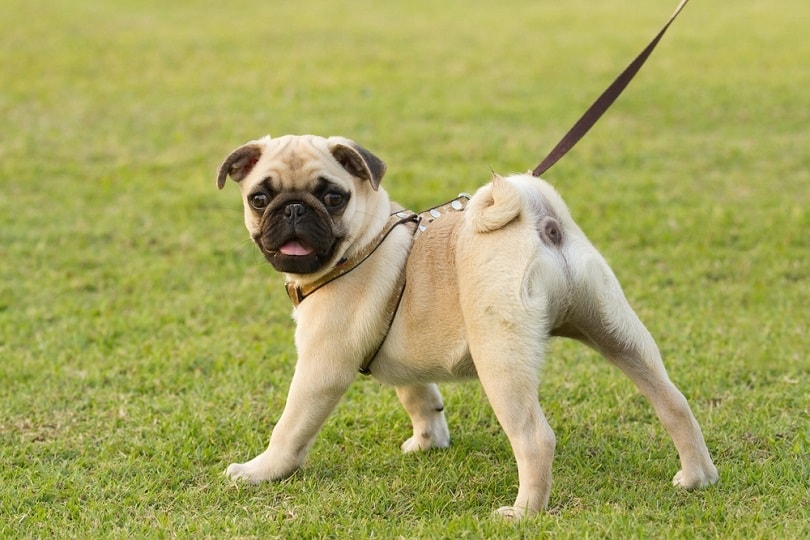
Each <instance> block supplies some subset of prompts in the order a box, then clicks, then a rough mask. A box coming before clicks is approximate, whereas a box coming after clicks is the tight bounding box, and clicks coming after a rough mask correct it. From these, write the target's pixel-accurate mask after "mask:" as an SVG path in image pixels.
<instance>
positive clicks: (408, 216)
mask: <svg viewBox="0 0 810 540" xmlns="http://www.w3.org/2000/svg"><path fill="white" fill-rule="evenodd" d="M418 222H419V215H418V214H414V213H413V212H410V211H407V210H404V211H401V212H396V213H394V214H391V216H390V217H389V218H388V222H387V223H386V225H385V228H383V230H382V231H381V232H380V234H378V235H377V236H376V238H374V239H373V240H372V241H371V242H369V243H368V244H367V245H366V246H365V247H364V248H363V249H361V250H360V251H358V252H357V253H355V254H354V255H353V256H352V257H349V258H342V259H340V260H339V261H338V262H337V264H335V266H334V267H333V268H332V269H331V270H330V271H329V272H327V273H326V274H324V275H323V276H321V277H320V278H318V279H316V280H315V281H313V282H311V283H306V284H304V285H301V284H299V283H296V282H295V281H288V282H287V283H286V284H285V287H286V289H287V296H289V297H290V302H292V305H293V306H294V307H298V305H299V304H300V303H301V302H303V301H304V299H305V298H306V297H307V296H309V295H310V294H312V293H314V292H315V291H317V290H318V289H320V288H321V287H323V286H324V285H326V284H327V283H329V282H331V281H334V280H336V279H337V278H339V277H340V276H343V275H345V274H347V273H349V272H351V271H352V270H354V269H355V268H357V267H358V266H360V265H361V264H363V262H364V261H365V260H366V259H368V258H369V257H370V256H371V254H372V253H374V252H375V251H376V250H377V248H378V247H380V246H381V245H382V243H383V241H385V239H386V238H387V237H388V235H389V234H390V233H391V231H393V230H394V229H395V228H396V227H397V226H399V225H403V224H405V223H417V227H416V228H415V229H414V231H416V230H418Z"/></svg>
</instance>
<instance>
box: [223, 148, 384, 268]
mask: <svg viewBox="0 0 810 540" xmlns="http://www.w3.org/2000/svg"><path fill="white" fill-rule="evenodd" d="M384 173H385V164H384V163H383V162H382V161H380V159H379V158H377V157H376V156H374V155H373V154H371V153H370V152H369V151H368V150H366V149H364V148H363V147H361V146H359V145H358V144H357V143H355V142H353V141H350V140H349V139H344V138H342V137H329V138H323V137H316V136H312V135H304V136H292V135H288V136H285V137H280V138H277V139H273V138H271V137H269V136H267V137H264V138H262V139H259V140H256V141H251V142H249V143H247V144H245V145H243V146H240V147H239V148H237V149H236V150H234V151H233V152H231V153H230V155H228V157H227V158H226V159H225V161H224V162H223V163H222V165H221V166H220V168H219V174H218V175H217V186H218V187H219V188H220V189H222V188H223V187H224V185H225V180H226V178H227V177H228V176H230V177H231V178H232V179H233V180H234V181H236V182H237V183H238V184H239V189H240V190H241V192H242V199H243V203H244V208H245V226H246V227H247V230H248V232H249V233H250V236H251V238H252V239H253V241H254V242H255V243H256V245H257V246H258V247H259V249H260V250H261V251H262V254H264V256H265V258H266V259H267V260H268V262H270V264H272V265H273V267H274V268H275V269H276V270H278V271H280V272H285V273H289V274H312V273H316V272H318V271H320V270H322V269H324V268H326V267H327V266H330V265H333V264H334V263H336V262H337V260H338V259H339V258H340V257H341V256H342V254H343V253H345V251H346V249H347V248H348V247H349V245H350V244H351V242H352V239H354V238H356V237H357V236H359V234H360V233H361V232H362V229H363V227H364V225H365V222H366V216H367V215H368V212H367V211H366V209H367V208H368V207H369V205H372V204H374V199H375V196H376V195H377V192H378V189H379V185H380V180H381V179H382V177H383V174H384Z"/></svg>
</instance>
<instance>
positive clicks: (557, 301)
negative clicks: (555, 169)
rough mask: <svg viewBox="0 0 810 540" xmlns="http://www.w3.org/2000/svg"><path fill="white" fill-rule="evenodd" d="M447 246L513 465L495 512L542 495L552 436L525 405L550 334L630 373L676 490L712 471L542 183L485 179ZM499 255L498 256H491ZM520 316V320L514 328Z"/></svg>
mask: <svg viewBox="0 0 810 540" xmlns="http://www.w3.org/2000/svg"><path fill="white" fill-rule="evenodd" d="M467 211H468V215H467V216H466V219H465V224H464V225H465V227H467V228H468V231H467V232H468V233H469V234H462V235H461V237H462V238H464V239H465V242H464V244H463V245H459V246H458V251H457V265H458V266H459V268H466V269H473V268H474V269H475V271H472V272H463V271H460V272H459V294H460V302H461V308H462V312H463V316H464V321H465V326H466V328H467V335H468V336H469V340H470V343H469V347H470V353H471V355H472V357H473V362H474V363H475V367H476V369H477V371H478V374H479V377H480V379H481V382H482V385H483V387H484V389H485V391H486V393H487V396H488V397H489V399H490V402H491V403H492V406H493V409H494V410H495V413H496V415H497V417H498V420H499V421H500V423H501V425H502V426H503V428H504V430H505V431H506V433H507V436H508V437H509V440H510V442H511V444H512V446H513V449H514V451H515V457H516V459H517V462H518V472H519V480H520V488H519V491H518V497H517V499H516V501H515V504H514V506H513V507H512V508H506V509H501V512H502V513H504V514H507V515H516V516H520V515H521V514H523V513H524V512H526V511H528V512H531V511H536V510H539V509H541V508H542V507H544V506H545V505H546V503H547V501H548V495H549V490H550V484H551V459H552V456H553V452H554V435H553V432H552V431H551V428H550V427H549V425H548V423H547V421H546V419H545V417H544V416H543V413H542V410H541V408H540V405H539V403H538V402H537V385H538V383H539V375H538V370H539V368H540V364H541V362H542V356H543V349H544V346H545V342H546V340H547V339H548V337H549V336H550V335H561V336H566V337H573V338H576V339H578V340H580V341H583V342H584V343H586V344H588V345H590V346H592V347H593V348H595V349H596V350H598V351H599V352H601V353H602V354H603V355H604V356H605V357H606V358H607V359H609V360H610V361H611V362H612V363H614V364H616V365H617V366H618V367H619V368H620V369H621V370H622V371H623V372H624V373H625V374H627V375H628V377H629V378H630V379H631V380H633V382H634V383H635V384H636V386H637V387H638V388H639V390H640V391H641V393H642V394H643V395H644V396H645V397H647V399H648V400H649V401H650V402H651V404H652V405H653V407H654V409H655V411H656V413H657V415H658V417H659V418H660V419H661V421H662V422H663V424H664V426H665V427H666V429H667V431H668V432H669V433H670V436H671V437H672V439H673V441H674V443H675V446H676V448H677V450H678V453H679V455H680V459H681V465H682V469H681V471H679V472H678V473H677V474H676V475H675V478H674V479H673V483H674V484H676V485H678V486H681V487H685V488H687V489H689V488H694V487H701V486H705V485H709V484H712V483H714V482H715V481H716V480H717V471H716V469H715V467H714V465H713V463H712V461H711V458H710V456H709V452H708V450H707V449H706V445H705V442H704V439H703V435H702V433H701V430H700V427H699V426H698V424H697V421H696V420H695V418H694V416H693V415H692V412H691V410H690V408H689V405H688V404H687V402H686V400H685V398H684V397H683V395H682V394H681V393H680V391H679V390H678V389H677V388H676V387H675V386H674V385H673V384H672V382H671V381H670V380H669V377H668V375H667V373H666V370H665V368H664V365H663V362H662V360H661V356H660V353H659V351H658V347H657V345H656V344H655V341H654V340H653V338H652V336H651V335H650V334H649V332H648V331H647V329H646V328H645V327H644V325H643V324H642V323H641V321H640V320H639V319H638V317H637V316H636V314H635V312H634V311H633V310H632V308H631V307H630V305H629V303H628V302H627V300H626V298H625V296H624V293H623V291H622V289H621V286H620V285H619V282H618V280H617V279H616V277H615V275H614V274H613V272H612V271H611V269H610V267H609V266H608V264H607V263H606V262H605V260H604V259H603V258H602V256H601V255H600V254H599V253H598V251H597V250H596V248H594V247H593V245H592V244H591V243H590V242H589V241H588V239H587V237H586V236H585V234H584V233H583V232H582V230H581V229H580V228H579V227H578V226H577V225H576V223H575V222H574V221H573V219H572V218H571V216H570V214H569V212H568V209H567V207H566V205H565V203H564V202H563V200H562V198H561V197H560V196H559V195H558V194H557V193H556V191H555V190H554V189H553V188H552V187H551V186H550V185H548V184H546V183H545V182H543V181H542V180H539V179H537V178H534V177H529V176H528V175H521V176H513V177H509V178H505V179H504V178H499V177H496V178H495V179H494V180H493V182H492V183H491V184H489V185H488V186H485V187H484V188H482V189H481V190H480V191H479V192H478V193H477V194H476V196H475V197H473V199H472V200H471V201H470V205H469V206H468V209H467ZM504 257H508V259H509V260H508V263H504V261H502V260H499V258H504ZM526 321H529V322H530V323H529V324H526Z"/></svg>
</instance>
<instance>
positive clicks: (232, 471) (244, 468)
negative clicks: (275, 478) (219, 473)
mask: <svg viewBox="0 0 810 540" xmlns="http://www.w3.org/2000/svg"><path fill="white" fill-rule="evenodd" d="M225 476H226V477H228V478H230V479H231V480H234V481H237V482H245V483H248V484H258V483H259V482H261V481H263V480H265V478H264V475H263V474H262V472H261V471H260V470H257V468H256V467H255V466H251V465H250V462H248V463H231V464H230V465H228V468H227V469H225Z"/></svg>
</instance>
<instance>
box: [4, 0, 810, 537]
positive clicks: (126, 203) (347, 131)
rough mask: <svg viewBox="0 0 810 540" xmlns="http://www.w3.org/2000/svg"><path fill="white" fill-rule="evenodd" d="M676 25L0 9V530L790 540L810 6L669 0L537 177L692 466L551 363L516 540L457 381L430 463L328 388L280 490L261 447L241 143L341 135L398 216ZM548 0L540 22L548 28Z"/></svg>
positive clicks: (257, 285) (410, 2) (632, 397)
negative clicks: (685, 402) (549, 466)
mask: <svg viewBox="0 0 810 540" xmlns="http://www.w3.org/2000/svg"><path fill="white" fill-rule="evenodd" d="M676 3H677V2H676V1H675V0H666V1H664V0H655V1H654V2H636V1H631V0H610V1H608V2H592V1H586V0H570V1H568V2H556V3H552V2H537V1H530V0H506V1H505V2H499V3H491V2H470V1H460V0H450V1H447V2H431V1H428V0H403V1H400V2H396V3H394V2H373V1H366V0H356V1H353V2H348V1H339V0H332V1H325V0H324V1H310V0H300V1H297V2H281V1H273V0H271V1H265V2H254V1H251V0H235V1H234V2H215V1H211V0H208V1H199V2H193V3H192V2H160V1H157V0H137V1H135V0H121V1H117V2H103V1H101V0H70V1H63V0H57V1H51V2H46V1H44V0H27V1H22V0H4V1H3V2H2V16H0V115H1V116H0V118H2V122H3V128H2V133H1V134H0V537H4V538H5V537H21V538H50V537H59V538H62V537H75V538H139V537H161V538H162V537H175V536H178V537H185V538H189V537H192V538H201V537H210V538H254V537H255V538H276V537H278V538H315V537H335V538H371V537H375V538H398V537H401V538H540V537H554V538H605V537H608V538H628V537H641V538H648V537H649V538H745V539H748V538H807V537H808V536H810V510H809V509H810V443H809V442H808V440H809V439H810V434H809V430H810V398H809V397H808V387H809V386H810V360H808V353H810V337H808V331H810V328H808V319H809V318H810V317H808V313H810V312H809V311H808V305H810V211H808V207H809V206H810V93H808V88H810V63H808V58H810V37H809V36H810V34H808V32H807V29H808V27H810V5H809V4H808V3H807V1H806V0H782V1H780V2H772V1H769V0H740V1H739V2H735V3H733V5H732V4H725V3H721V2H708V1H705V0H693V1H692V3H691V4H690V5H689V6H687V8H686V10H685V11H684V13H683V14H682V16H681V18H680V19H679V20H678V21H677V23H676V24H675V25H674V26H673V27H672V29H671V30H670V33H669V34H668V35H667V36H666V37H665V38H664V40H663V42H662V43H661V45H660V46H659V48H658V50H657V51H656V52H655V53H654V55H653V56H652V58H651V59H650V61H649V63H648V65H647V66H646V67H645V68H644V69H643V70H642V72H641V74H640V75H639V77H638V79H637V80H636V81H635V82H633V83H632V85H631V86H630V87H629V89H628V90H627V92H626V94H625V95H624V96H623V97H622V98H620V100H619V101H618V102H617V104H616V105H615V106H614V108H613V109H612V110H611V111H609V112H608V113H607V115H606V116H605V117H604V118H603V120H602V121H601V122H600V123H599V124H598V125H597V126H596V127H595V128H594V130H593V131H592V132H591V133H590V134H589V135H588V136H587V137H586V138H585V139H584V140H583V141H582V142H581V143H580V145H579V146H578V147H577V148H576V149H575V150H574V151H573V152H572V153H571V154H569V155H568V156H567V157H566V158H565V159H564V160H563V161H562V162H561V163H559V164H558V165H557V166H556V167H555V168H553V169H552V170H551V171H549V172H548V173H547V174H546V175H545V177H546V179H547V180H549V181H550V182H552V183H553V184H555V185H556V186H557V188H558V189H559V190H560V192H561V193H562V195H563V196H564V197H565V198H566V200H567V201H568V203H569V206H570V208H571V210H572V213H573V214H574V217H575V218H576V219H577V220H578V222H579V223H580V225H581V226H582V228H583V229H584V230H585V231H586V232H587V233H588V234H589V236H590V238H591V240H592V241H593V242H594V244H595V245H596V246H597V247H598V248H600V249H601V251H602V252H603V254H604V255H605V257H606V258H607V259H608V260H609V261H610V263H611V265H612V266H613V268H614V270H615V272H616V274H617V275H618V276H619V279H620V280H621V281H622V283H623V285H624V288H625V291H626V293H627V296H628V298H629V299H630V301H631V303H632V304H633V305H634V307H635V308H636V310H637V312H638V313H639V315H640V316H641V318H642V320H644V321H645V323H646V324H647V325H648V327H649V328H650V330H651V332H652V333H653V334H654V335H655V336H656V338H657V340H658V343H659V345H660V347H661V349H662V352H663V354H664V357H665V361H666V363H667V366H668V369H669V372H670V375H671V377H672V378H673V380H674V381H675V382H676V384H677V385H678V386H679V387H680V388H681V389H682V390H683V392H684V394H685V395H686V396H687V398H688V399H689V401H690V403H691V405H692V407H693V410H694V412H695V415H696V416H697V418H698V420H699V422H700V423H701V425H702V427H703V430H704V434H705V435H706V439H707V443H708V445H709V448H710V450H711V452H712V454H713V457H714V458H715V461H716V463H717V466H718V468H719V470H720V475H721V479H720V483H719V484H718V485H716V486H714V487H712V488H710V489H707V490H703V491H697V492H689V493H684V492H680V491H677V490H675V489H674V488H673V487H672V486H671V485H670V479H671V477H672V475H673V474H674V473H675V472H676V471H677V469H678V461H677V454H676V453H675V450H674V447H673V446H672V444H671V442H670V440H669V439H668V437H667V436H666V435H665V433H664V430H663V428H662V427H661V425H660V423H659V422H658V421H657V419H656V418H655V415H654V413H653V411H652V409H651V407H650V406H649V405H648V404H647V403H646V402H645V401H644V400H643V398H642V397H641V396H640V395H639V394H638V393H637V392H636V391H635V389H634V387H633V386H632V384H631V383H630V382H629V380H628V379H626V378H625V377H624V376H622V375H621V374H620V373H619V372H618V371H617V370H615V369H613V368H611V367H610V366H609V365H608V364H607V363H605V362H604V361H602V360H601V358H599V357H598V356H596V355H595V354H594V353H592V352H591V351H589V350H587V349H585V348H584V347H582V346H580V345H578V344H575V343H569V342H562V341H560V342H555V344H554V346H553V347H552V350H551V351H550V354H549V357H548V361H547V365H546V369H545V372H544V377H543V385H542V387H541V389H540V399H541V402H542V404H543V406H544V409H545V411H546V413H547V415H548V417H549V421H550V423H551V425H552V427H553V428H554V429H555V432H556V433H557V440H558V446H557V455H556V458H555V463H554V474H555V479H554V481H555V483H554V487H553V490H552V495H551V502H550V505H549V511H548V512H547V513H545V514H541V515H538V516H537V517H534V518H532V519H529V520H526V521H524V522H522V523H520V524H512V523H507V522H502V521H500V520H498V519H495V518H494V517H493V516H492V514H491V512H492V510H493V509H494V508H496V507H498V506H501V505H504V504H510V503H511V502H512V500H513V498H514V495H515V490H516V485H517V473H516V470H515V465H514V460H513V457H512V453H511V450H510V448H509V444H508V441H507V440H506V438H505V436H504V435H503V433H502V432H501V430H500V427H499V426H498V423H497V421H496V420H495V417H494V415H493V414H492V412H491V410H490V408H489V405H488V403H487V401H486V398H485V397H484V394H483V392H482V391H481V390H480V388H479V386H478V385H477V383H475V382H468V383H459V384H454V385H447V386H445V387H444V388H443V391H444V393H445V399H446V406H447V411H448V421H449V423H450V429H451V437H452V439H453V444H452V446H451V447H450V448H449V449H448V450H446V451H437V452H429V453H426V454H423V455H417V456H413V455H408V456H403V455H401V454H400V452H399V444H400V443H401V442H402V440H404V439H405V438H407V437H408V436H409V430H410V426H409V425H408V419H407V416H406V415H405V413H404V411H403V410H402V409H401V407H400V406H399V403H398V402H397V400H396V397H395V396H394V392H393V390H392V389H390V388H387V387H384V386H381V385H379V384H378V383H377V382H375V381H374V380H371V379H367V378H362V377H358V380H357V381H356V383H355V384H354V385H353V386H352V388H351V390H350V391H349V393H348V394H347V395H346V397H345V399H344V400H343V402H342V403H341V405H340V406H339V407H338V409H337V411H336V412H335V414H334V415H333V416H332V417H331V418H330V419H329V421H328V422H327V423H326V425H325V426H324V429H323V431H322V434H321V436H320V438H319V439H318V441H317V443H316V444H315V446H314V448H313V450H312V452H311V453H310V456H309V458H308V460H307V462H306V464H305V466H304V467H303V469H302V470H300V471H299V472H298V473H296V474H295V475H294V476H293V477H291V478H290V479H288V480H286V481H284V482H281V483H278V484H265V485H261V486H244V485H236V484H232V483H230V482H228V481H227V480H226V479H225V478H224V476H223V474H222V472H223V471H224V469H225V467H226V466H227V464H228V463H230V462H233V461H244V460H245V459H247V458H250V457H252V456H253V455H255V454H256V453H258V452H259V451H261V450H262V449H263V448H264V447H265V445H266V443H267V438H268V435H269V432H270V429H271V426H272V425H273V423H274V422H275V420H276V419H277V418H278V416H279V414H280V412H281V409H282V407H283V405H284V400H285V395H286V390H287V385H288V384H289V380H290V378H291V376H292V370H293V365H294V362H295V351H294V347H293V343H292V332H293V323H292V322H291V320H290V317H289V314H290V306H289V304H288V300H287V298H286V296H285V293H284V290H283V287H282V280H281V277H280V276H278V275H277V274H275V273H274V272H273V271H272V269H271V268H270V267H269V265H267V264H265V263H264V262H263V260H262V259H261V257H260V256H259V255H258V254H257V253H256V252H255V251H254V249H253V247H252V246H251V245H250V243H249V242H248V241H247V234H246V232H245V231H244V228H243V225H242V215H241V204H240V201H239V197H238V195H237V190H236V189H235V187H234V186H233V185H232V184H230V185H229V186H228V188H227V189H226V190H224V192H222V193H218V192H217V190H216V188H215V185H214V181H215V177H214V175H215V171H216V167H217V166H218V164H219V163H220V161H221V159H222V158H223V157H224V156H225V155H226V154H227V153H228V152H229V151H230V150H231V149H232V148H234V147H236V146H238V145H239V144H241V143H243V142H244V141H246V140H249V139H252V138H255V137H257V136H260V135H263V134H265V133H271V134H273V135H282V134H285V133H317V134H322V135H331V134H340V135H345V136H348V137H351V138H353V139H355V140H357V141H358V142H360V143H362V144H364V145H365V146H367V147H368V148H369V149H371V150H372V151H374V152H375V153H376V154H377V155H379V156H380V157H382V158H383V159H385V160H386V161H387V163H388V165H389V173H388V176H387V177H386V179H385V180H384V184H385V186H386V188H387V189H388V191H389V193H391V194H392V196H393V197H394V198H395V199H397V200H399V201H400V202H402V203H403V204H404V205H406V206H407V207H409V208H411V209H414V210H421V209H423V208H426V207H428V206H432V205H433V204H436V203H439V202H442V201H444V200H447V199H449V198H451V197H453V196H455V195H456V193H458V192H459V191H472V190H474V189H475V188H476V187H478V186H479V185H481V184H483V183H484V182H486V181H488V179H489V176H490V170H496V171H498V172H502V173H509V172H514V171H525V170H528V169H530V168H532V167H534V166H535V165H536V164H537V162H538V161H539V160H540V158H541V157H542V156H543V154H544V153H545V152H546V151H547V150H548V149H549V148H550V147H551V146H552V145H553V144H554V143H556V141H557V139H558V138H559V137H560V136H561V135H562V134H563V133H564V132H565V131H566V130H567V129H568V128H569V127H570V125H571V124H572V123H573V122H574V121H575V120H576V119H577V118H578V117H579V115H580V113H581V112H582V111H583V110H584V109H585V108H586V107H587V106H588V105H589V104H590V102H591V101H592V100H593V99H594V98H595V97H596V96H597V95H598V94H599V93H600V92H601V91H602V90H603V89H604V87H605V86H606V85H607V84H608V83H609V82H610V81H611V80H612V79H613V77H614V76H615V75H616V74H617V73H618V72H619V71H620V70H621V69H622V68H624V66H625V65H626V64H627V62H628V61H629V60H630V59H631V58H632V57H633V56H634V55H635V54H636V53H637V52H638V51H639V50H640V49H641V48H642V47H643V46H644V45H645V44H646V43H647V41H648V40H649V39H650V38H651V37H652V36H653V35H654V34H655V32H657V30H658V28H659V27H660V25H661V24H663V22H664V21H665V20H666V18H667V17H668V16H669V14H670V13H671V11H672V9H674V7H675V4H676ZM552 4H554V5H552Z"/></svg>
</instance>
